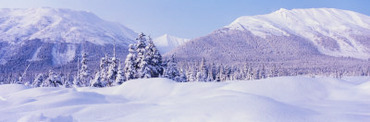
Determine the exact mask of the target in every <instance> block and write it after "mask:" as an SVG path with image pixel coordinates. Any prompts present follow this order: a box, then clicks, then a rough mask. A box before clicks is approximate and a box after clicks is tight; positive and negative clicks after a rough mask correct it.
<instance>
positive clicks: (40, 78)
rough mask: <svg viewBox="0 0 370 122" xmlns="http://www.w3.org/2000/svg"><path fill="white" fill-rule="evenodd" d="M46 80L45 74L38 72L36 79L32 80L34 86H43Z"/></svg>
mask: <svg viewBox="0 0 370 122" xmlns="http://www.w3.org/2000/svg"><path fill="white" fill-rule="evenodd" d="M43 82H44V75H43V74H38V75H37V76H36V78H35V80H34V81H33V82H32V85H31V86H32V87H41V85H42V83H43Z"/></svg>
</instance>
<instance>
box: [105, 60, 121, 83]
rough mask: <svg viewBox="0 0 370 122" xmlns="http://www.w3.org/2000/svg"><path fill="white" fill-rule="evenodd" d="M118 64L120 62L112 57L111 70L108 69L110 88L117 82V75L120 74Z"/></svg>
mask: <svg viewBox="0 0 370 122" xmlns="http://www.w3.org/2000/svg"><path fill="white" fill-rule="evenodd" d="M118 63H119V60H118V59H117V58H116V57H112V59H111V61H110V63H109V68H108V74H107V81H108V84H107V85H108V86H112V85H113V83H114V82H115V81H116V78H117V74H118Z"/></svg>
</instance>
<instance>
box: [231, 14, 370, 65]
mask: <svg viewBox="0 0 370 122" xmlns="http://www.w3.org/2000/svg"><path fill="white" fill-rule="evenodd" d="M224 28H229V29H232V30H242V31H243V30H247V31H250V32H251V33H252V34H254V35H256V36H259V37H262V38H266V37H267V36H271V35H275V36H290V35H297V36H300V37H303V38H305V39H307V40H309V41H311V42H312V43H313V44H314V45H315V46H316V47H317V48H318V50H319V51H320V52H321V53H323V54H325V55H330V56H336V57H341V56H344V57H354V58H359V59H368V58H370V43H369V42H368V41H367V40H366V39H362V38H364V37H361V36H362V35H366V37H365V38H369V37H370V36H369V34H368V33H370V17H369V16H366V15H363V14H360V13H356V12H353V11H348V10H340V9H334V8H311V9H292V10H287V9H280V10H277V11H275V12H272V13H270V14H265V15H257V16H242V17H239V18H237V19H236V20H235V21H233V22H232V23H231V24H229V25H227V26H224Z"/></svg>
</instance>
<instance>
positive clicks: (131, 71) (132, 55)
mask: <svg viewBox="0 0 370 122" xmlns="http://www.w3.org/2000/svg"><path fill="white" fill-rule="evenodd" d="M128 52H129V53H128V55H127V56H126V60H125V67H124V72H125V77H126V80H131V79H136V78H137V70H136V48H135V45H133V44H130V45H129V50H128Z"/></svg>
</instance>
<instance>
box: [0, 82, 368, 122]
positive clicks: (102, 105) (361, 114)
mask: <svg viewBox="0 0 370 122" xmlns="http://www.w3.org/2000/svg"><path fill="white" fill-rule="evenodd" d="M0 91H1V92H0V108H1V109H0V121H1V122H16V121H20V122H40V121H41V122H72V121H73V122H95V121H99V122H101V121H105V122H107V121H108V122H148V121H150V122H151V121H155V122H276V121H278V122H306V121H308V122H338V121H340V122H354V121H356V122H369V121H370V115H369V113H370V103H369V98H370V78H369V77H348V78H343V79H336V78H326V77H319V78H310V77H304V76H297V77H278V78H268V79H263V80H253V81H230V82H187V83H176V82H174V81H171V80H168V79H163V78H152V79H138V80H131V81H127V82H125V83H123V84H122V85H120V86H115V87H106V88H92V87H84V88H82V87H81V88H50V87H49V88H48V87H39V88H29V87H26V86H23V85H19V84H6V85H0Z"/></svg>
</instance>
